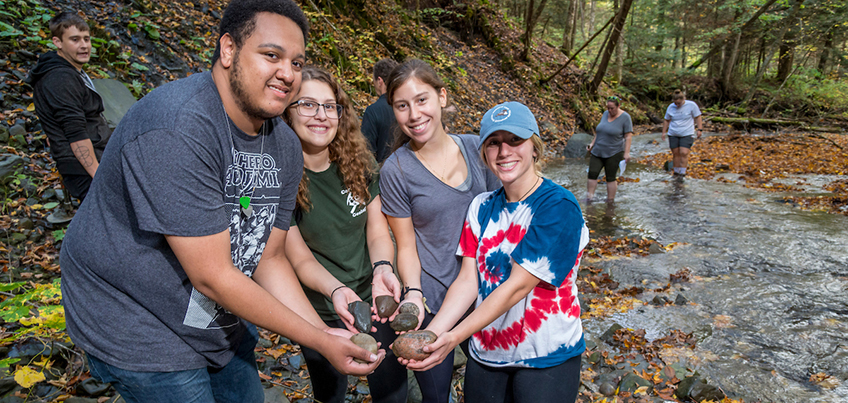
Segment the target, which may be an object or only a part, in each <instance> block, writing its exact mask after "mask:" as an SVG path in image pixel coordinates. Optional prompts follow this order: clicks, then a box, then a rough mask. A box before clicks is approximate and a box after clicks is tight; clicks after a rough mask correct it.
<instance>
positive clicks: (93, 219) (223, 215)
mask: <svg viewBox="0 0 848 403" xmlns="http://www.w3.org/2000/svg"><path fill="white" fill-rule="evenodd" d="M306 34H307V21H306V18H305V16H304V15H303V13H302V12H301V11H300V9H299V8H298V7H297V5H296V4H295V3H293V2H292V1H291V0H239V1H234V3H233V5H231V6H230V7H228V8H227V10H226V11H225V13H224V18H223V19H222V22H221V36H220V39H219V45H218V48H217V49H216V53H215V56H214V59H213V66H212V71H211V73H201V74H195V75H193V76H191V77H189V78H186V79H182V80H179V81H177V82H174V83H171V84H168V85H165V86H163V87H162V88H159V89H157V90H156V91H153V92H152V93H150V94H149V95H147V96H145V97H144V98H143V99H142V100H141V101H139V102H138V103H136V104H135V105H134V106H133V107H132V108H131V109H130V111H129V112H128V113H127V115H126V116H125V118H124V119H123V121H122V122H121V124H120V125H119V126H118V128H117V129H116V130H115V133H114V135H113V136H112V140H111V141H110V142H109V145H108V146H107V148H106V151H105V152H104V155H103V159H102V160H101V165H100V167H99V168H98V171H97V176H96V177H95V179H94V182H93V183H92V187H91V190H90V193H89V195H88V198H87V199H86V200H85V202H84V203H83V204H82V206H81V208H80V210H79V212H78V213H77V215H76V217H74V221H73V222H72V223H71V226H70V228H69V229H68V232H67V234H66V237H65V241H64V244H63V247H62V254H61V266H62V292H63V297H64V301H63V303H64V306H65V313H66V319H67V325H68V333H69V335H70V336H71V339H72V340H73V341H74V343H76V344H77V345H78V346H79V347H81V348H82V349H83V350H84V351H85V352H86V353H87V355H88V359H89V365H90V367H91V373H92V375H93V376H94V377H96V378H98V379H100V380H101V381H104V382H110V383H112V384H113V386H114V387H115V388H116V389H117V390H118V392H120V393H121V395H122V396H123V397H124V399H125V400H127V402H146V401H153V400H155V401H159V402H186V401H202V402H212V401H216V402H257V403H258V402H262V401H264V393H263V390H262V388H261V385H260V383H259V378H258V375H257V371H256V362H255V358H254V355H253V348H254V347H255V345H256V340H257V339H256V337H257V336H256V327H255V326H254V325H253V324H255V325H257V326H261V327H263V328H266V329H268V330H271V331H273V332H276V333H279V334H282V335H284V336H287V337H289V338H291V339H293V340H295V341H297V342H298V343H300V344H302V345H305V346H308V347H310V348H313V349H315V350H317V351H319V352H321V353H322V354H323V355H324V356H325V357H326V358H327V359H328V360H329V361H330V362H331V363H332V364H333V365H334V366H335V367H336V368H337V369H339V370H340V371H342V372H344V373H350V374H355V375H364V374H367V373H370V372H372V371H373V370H374V369H375V368H376V366H377V365H378V364H379V362H380V360H381V359H382V357H383V356H384V352H380V353H379V354H377V355H375V354H371V353H370V352H368V351H366V350H364V349H361V348H359V347H357V346H356V345H354V344H353V343H352V342H350V340H348V337H349V336H350V334H349V332H348V334H343V333H344V331H342V333H337V332H338V331H337V330H333V331H332V332H333V333H330V332H331V331H328V328H327V327H326V325H324V323H323V321H322V320H321V318H320V317H319V316H318V315H317V314H316V313H315V311H314V310H313V309H312V307H311V305H310V304H309V302H308V300H307V299H306V297H305V296H304V294H303V291H302V290H301V288H300V284H299V282H298V281H297V278H296V276H295V274H294V272H293V270H292V268H291V266H290V264H289V262H288V260H287V258H286V255H285V248H284V244H285V239H286V234H287V230H288V226H289V219H290V216H291V212H292V210H293V208H294V204H295V196H296V192H297V186H298V183H299V181H300V177H301V174H302V168H303V156H302V153H301V149H300V146H299V141H298V140H297V137H296V136H295V134H294V133H293V132H292V130H291V129H290V128H289V127H288V126H287V125H286V124H285V123H284V122H283V121H282V120H281V119H280V118H279V116H280V115H281V114H282V113H283V111H284V110H285V108H287V107H288V106H289V104H290V103H291V100H292V98H293V97H294V94H296V93H297V91H298V89H299V87H300V81H301V73H300V69H301V68H302V67H303V64H304V63H305V38H306ZM248 322H249V323H248ZM339 335H341V336H342V337H338V336H339ZM354 358H359V359H363V360H366V361H367V362H368V363H365V364H360V363H356V362H354V361H353V360H354Z"/></svg>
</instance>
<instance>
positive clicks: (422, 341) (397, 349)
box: [392, 330, 436, 361]
mask: <svg viewBox="0 0 848 403" xmlns="http://www.w3.org/2000/svg"><path fill="white" fill-rule="evenodd" d="M434 341H436V334H435V333H433V332H431V331H429V330H416V331H414V332H408V333H404V334H402V335H400V336H398V337H397V339H395V342H394V343H392V351H393V352H394V353H395V355H396V356H398V357H403V358H406V359H408V360H418V361H421V360H423V359H425V358H427V357H429V356H430V353H425V352H424V351H421V349H422V348H423V347H424V346H426V345H428V344H433V342H434Z"/></svg>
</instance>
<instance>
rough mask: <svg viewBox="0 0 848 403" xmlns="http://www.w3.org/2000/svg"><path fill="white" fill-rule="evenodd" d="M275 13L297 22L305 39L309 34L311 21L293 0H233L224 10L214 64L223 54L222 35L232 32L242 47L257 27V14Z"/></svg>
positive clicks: (213, 58) (234, 39) (231, 34)
mask: <svg viewBox="0 0 848 403" xmlns="http://www.w3.org/2000/svg"><path fill="white" fill-rule="evenodd" d="M259 13H274V14H279V15H282V16H283V17H286V18H288V19H290V20H292V21H294V23H295V24H297V26H298V27H300V30H301V32H303V41H304V42H306V38H307V36H308V35H309V21H308V20H307V19H306V15H304V14H303V10H301V9H300V7H298V5H297V4H296V3H295V2H294V1H292V0H232V1H231V2H230V4H229V5H228V6H227V9H226V10H224V18H222V19H221V27H220V29H219V32H218V42H217V43H216V44H215V53H214V54H213V55H212V64H215V62H217V61H218V57H219V56H220V55H221V37H223V36H224V34H230V36H232V37H233V41H234V42H235V44H236V47H241V46H242V44H244V41H245V40H246V39H247V38H249V37H250V35H251V34H253V29H254V28H256V14H259Z"/></svg>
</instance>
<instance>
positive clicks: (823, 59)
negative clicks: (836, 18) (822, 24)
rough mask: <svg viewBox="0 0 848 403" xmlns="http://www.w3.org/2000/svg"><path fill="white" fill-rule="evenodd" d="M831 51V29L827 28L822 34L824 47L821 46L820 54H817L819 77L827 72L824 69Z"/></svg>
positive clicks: (822, 76)
mask: <svg viewBox="0 0 848 403" xmlns="http://www.w3.org/2000/svg"><path fill="white" fill-rule="evenodd" d="M832 51H833V30H828V31H827V33H826V34H825V36H824V47H823V48H822V51H821V54H819V65H818V70H819V73H820V74H821V76H819V77H820V78H819V79H821V78H824V76H825V75H826V74H827V72H826V71H825V69H827V59H828V57H829V56H830V52H832Z"/></svg>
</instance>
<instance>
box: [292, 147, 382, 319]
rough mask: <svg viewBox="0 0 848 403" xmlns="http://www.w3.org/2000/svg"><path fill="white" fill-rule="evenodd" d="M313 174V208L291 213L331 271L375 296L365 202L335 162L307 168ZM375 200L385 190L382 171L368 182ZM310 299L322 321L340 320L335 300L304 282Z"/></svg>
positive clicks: (362, 292) (362, 293) (363, 295)
mask: <svg viewBox="0 0 848 403" xmlns="http://www.w3.org/2000/svg"><path fill="white" fill-rule="evenodd" d="M303 171H304V172H305V173H306V176H307V177H308V178H309V201H310V202H312V209H311V210H309V211H308V212H306V211H302V210H301V211H298V212H297V213H295V214H294V217H293V218H292V226H295V225H297V228H298V229H299V230H300V234H301V236H303V240H304V241H306V245H307V246H308V247H309V249H310V250H311V251H312V255H314V256H315V259H317V260H318V263H320V264H321V265H322V266H324V268H326V269H327V271H329V272H330V274H332V275H333V276H334V277H335V278H337V279H338V280H339V281H341V282H342V283H344V284H345V285H347V286H348V287H350V288H351V289H352V290H354V291H355V292H356V294H357V295H359V298H362V300H363V301H369V300H370V299H371V277H372V269H371V257H370V255H369V253H368V245H367V242H366V236H365V234H366V233H365V224H366V222H367V221H368V213H367V212H366V206H365V205H363V204H361V203H359V201H357V200H355V199H354V198H353V196H351V195H350V192H349V191H348V189H347V188H345V186H344V182H343V181H342V177H341V173H340V172H339V167H338V165H336V163H334V162H333V163H330V167H329V168H327V170H325V171H323V172H312V171H310V170H308V169H305V168H304V170H303ZM368 190H369V191H370V193H371V200H374V198H375V197H376V196H377V195H379V194H380V180H379V176H378V174H377V173H375V174H374V176H373V177H372V178H371V182H370V183H369V185H368ZM303 290H304V292H306V297H307V298H309V302H311V303H312V306H313V307H315V311H317V312H318V315H320V316H321V319H323V320H335V319H339V317H338V315H336V313H335V310H334V309H333V304H332V302H331V301H330V299H328V298H327V297H325V296H324V295H323V294H321V293H320V292H317V291H313V290H312V289H309V288H307V287H303Z"/></svg>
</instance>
